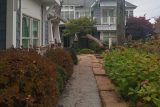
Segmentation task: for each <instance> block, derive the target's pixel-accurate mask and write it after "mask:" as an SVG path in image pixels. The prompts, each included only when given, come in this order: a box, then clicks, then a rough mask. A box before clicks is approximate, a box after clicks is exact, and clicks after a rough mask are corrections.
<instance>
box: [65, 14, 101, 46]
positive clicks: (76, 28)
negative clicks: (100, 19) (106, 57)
mask: <svg viewBox="0 0 160 107" xmlns="http://www.w3.org/2000/svg"><path fill="white" fill-rule="evenodd" d="M95 24H96V23H95V21H93V20H91V19H89V18H87V17H81V18H79V19H72V20H70V21H69V22H67V23H65V27H66V29H65V30H64V34H65V36H74V35H75V34H78V36H81V37H85V38H88V39H90V40H92V41H95V42H96V43H97V44H98V45H99V47H101V48H104V45H103V43H102V42H101V41H100V40H98V39H97V38H95V37H93V36H92V35H91V33H92V31H94V30H96V28H95V27H94V25H95Z"/></svg>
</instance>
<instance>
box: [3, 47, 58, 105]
mask: <svg viewBox="0 0 160 107" xmlns="http://www.w3.org/2000/svg"><path fill="white" fill-rule="evenodd" d="M56 102H57V89H56V66H55V65H54V64H53V62H52V61H50V60H49V59H47V58H44V57H43V56H41V55H38V54H37V53H36V52H33V51H32V52H28V51H25V50H17V49H11V50H7V51H2V52H1V53H0V107H54V106H55V105H56Z"/></svg>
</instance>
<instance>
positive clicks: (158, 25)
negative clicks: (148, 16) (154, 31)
mask: <svg viewBox="0 0 160 107" xmlns="http://www.w3.org/2000/svg"><path fill="white" fill-rule="evenodd" d="M155 27H157V28H160V17H158V18H157V19H156V22H155Z"/></svg>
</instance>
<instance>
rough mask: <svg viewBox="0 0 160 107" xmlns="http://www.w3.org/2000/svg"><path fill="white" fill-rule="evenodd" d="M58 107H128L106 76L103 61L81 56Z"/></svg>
mask: <svg viewBox="0 0 160 107" xmlns="http://www.w3.org/2000/svg"><path fill="white" fill-rule="evenodd" d="M57 107H127V104H126V103H125V102H124V101H123V100H122V99H121V98H120V96H119V95H118V94H117V93H116V91H115V87H114V85H113V84H112V82H111V81H110V79H109V78H108V77H107V76H106V74H105V71H104V69H103V60H102V59H98V58H96V57H95V56H94V55H80V56H79V64H78V65H77V66H75V68H74V73H73V75H72V77H71V79H70V80H69V82H68V84H67V86H66V88H65V90H64V92H63V93H62V96H61V97H60V100H59V103H58V105H57Z"/></svg>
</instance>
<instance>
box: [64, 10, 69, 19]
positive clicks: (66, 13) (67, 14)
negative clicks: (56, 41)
mask: <svg viewBox="0 0 160 107" xmlns="http://www.w3.org/2000/svg"><path fill="white" fill-rule="evenodd" d="M65 18H66V19H69V11H65Z"/></svg>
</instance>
